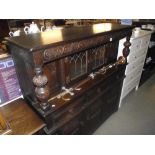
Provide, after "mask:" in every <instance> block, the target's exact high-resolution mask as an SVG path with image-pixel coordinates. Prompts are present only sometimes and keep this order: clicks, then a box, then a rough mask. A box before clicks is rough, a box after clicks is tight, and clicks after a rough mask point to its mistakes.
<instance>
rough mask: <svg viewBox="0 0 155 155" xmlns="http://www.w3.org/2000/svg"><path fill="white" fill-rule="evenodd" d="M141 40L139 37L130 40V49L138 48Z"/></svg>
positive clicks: (132, 50)
mask: <svg viewBox="0 0 155 155" xmlns="http://www.w3.org/2000/svg"><path fill="white" fill-rule="evenodd" d="M141 43H142V40H141V39H140V38H136V39H133V40H132V43H131V47H130V50H131V52H134V51H135V50H139V49H140V47H141Z"/></svg>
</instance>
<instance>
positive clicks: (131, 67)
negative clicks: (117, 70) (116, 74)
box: [125, 55, 146, 75]
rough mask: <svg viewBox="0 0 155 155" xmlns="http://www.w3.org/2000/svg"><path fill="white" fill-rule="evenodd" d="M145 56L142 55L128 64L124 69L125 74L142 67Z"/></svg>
mask: <svg viewBox="0 0 155 155" xmlns="http://www.w3.org/2000/svg"><path fill="white" fill-rule="evenodd" d="M145 57H146V55H142V56H141V57H140V58H138V59H136V61H134V62H132V63H129V64H128V65H127V67H126V71H125V74H126V75H127V74H129V73H130V72H131V71H132V70H134V69H136V68H137V66H143V64H144V60H145Z"/></svg>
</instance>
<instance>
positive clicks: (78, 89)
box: [74, 88, 82, 91]
mask: <svg viewBox="0 0 155 155" xmlns="http://www.w3.org/2000/svg"><path fill="white" fill-rule="evenodd" d="M81 89H82V88H75V89H74V90H77V91H80V90H81Z"/></svg>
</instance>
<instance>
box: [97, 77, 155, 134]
mask: <svg viewBox="0 0 155 155" xmlns="http://www.w3.org/2000/svg"><path fill="white" fill-rule="evenodd" d="M129 134H131V135H152V134H155V75H153V76H152V77H151V78H150V79H149V80H148V81H147V82H145V83H144V84H143V85H142V86H141V87H139V89H138V91H132V92H131V93H130V94H129V95H128V96H127V97H126V98H125V99H124V101H123V103H122V106H121V108H120V109H119V110H118V111H117V112H116V113H114V114H113V115H112V116H111V117H109V118H108V119H107V120H106V121H105V122H104V123H103V124H102V125H101V126H100V127H99V128H98V129H97V130H96V131H95V132H94V135H129Z"/></svg>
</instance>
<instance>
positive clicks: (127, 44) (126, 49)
mask: <svg viewBox="0 0 155 155" xmlns="http://www.w3.org/2000/svg"><path fill="white" fill-rule="evenodd" d="M124 46H125V47H124V48H123V51H122V52H123V56H120V57H119V58H118V61H117V64H125V63H126V62H127V56H128V55H129V53H130V49H129V47H130V46H131V43H130V36H127V37H126V41H125V43H124Z"/></svg>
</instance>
